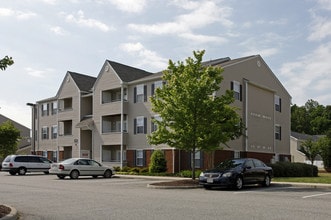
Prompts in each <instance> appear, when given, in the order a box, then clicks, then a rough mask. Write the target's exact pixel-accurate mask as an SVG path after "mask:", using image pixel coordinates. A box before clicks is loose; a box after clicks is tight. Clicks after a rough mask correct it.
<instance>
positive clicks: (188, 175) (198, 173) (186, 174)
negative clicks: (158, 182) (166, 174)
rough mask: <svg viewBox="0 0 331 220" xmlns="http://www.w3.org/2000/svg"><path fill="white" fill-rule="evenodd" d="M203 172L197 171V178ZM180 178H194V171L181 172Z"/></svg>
mask: <svg viewBox="0 0 331 220" xmlns="http://www.w3.org/2000/svg"><path fill="white" fill-rule="evenodd" d="M200 173H201V170H195V177H199V176H200ZM179 176H181V177H188V178H192V170H182V171H180V172H179Z"/></svg>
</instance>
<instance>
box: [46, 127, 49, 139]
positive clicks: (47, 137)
mask: <svg viewBox="0 0 331 220" xmlns="http://www.w3.org/2000/svg"><path fill="white" fill-rule="evenodd" d="M46 139H49V127H47V135H46Z"/></svg>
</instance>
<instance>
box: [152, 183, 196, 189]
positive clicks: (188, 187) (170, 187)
mask: <svg viewBox="0 0 331 220" xmlns="http://www.w3.org/2000/svg"><path fill="white" fill-rule="evenodd" d="M147 188H151V189H197V188H202V186H201V185H196V186H158V185H153V184H147Z"/></svg>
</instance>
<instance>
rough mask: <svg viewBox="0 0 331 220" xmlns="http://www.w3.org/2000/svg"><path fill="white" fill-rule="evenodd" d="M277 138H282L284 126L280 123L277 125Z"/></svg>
mask: <svg viewBox="0 0 331 220" xmlns="http://www.w3.org/2000/svg"><path fill="white" fill-rule="evenodd" d="M275 139H276V140H281V139H282V127H281V126H280V125H276V126H275Z"/></svg>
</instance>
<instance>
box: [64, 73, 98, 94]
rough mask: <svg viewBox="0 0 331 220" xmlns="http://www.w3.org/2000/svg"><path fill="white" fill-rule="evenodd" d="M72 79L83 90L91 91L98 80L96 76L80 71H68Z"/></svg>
mask: <svg viewBox="0 0 331 220" xmlns="http://www.w3.org/2000/svg"><path fill="white" fill-rule="evenodd" d="M68 73H69V74H70V75H71V77H72V79H73V80H74V81H75V83H76V85H77V87H78V88H79V90H80V91H83V92H89V91H90V90H91V89H92V87H93V85H94V83H95V81H96V77H93V76H88V75H83V74H80V73H75V72H68Z"/></svg>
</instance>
